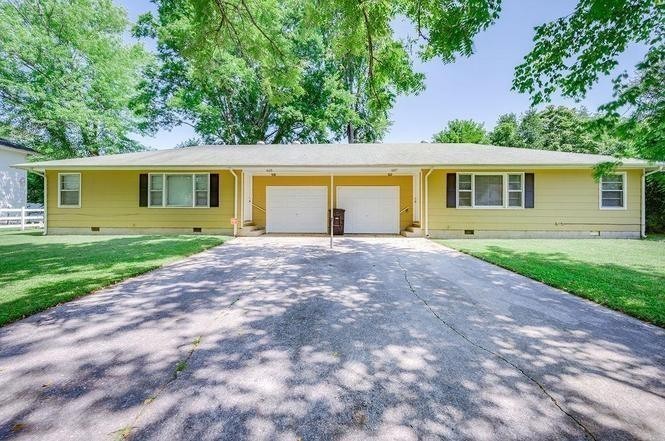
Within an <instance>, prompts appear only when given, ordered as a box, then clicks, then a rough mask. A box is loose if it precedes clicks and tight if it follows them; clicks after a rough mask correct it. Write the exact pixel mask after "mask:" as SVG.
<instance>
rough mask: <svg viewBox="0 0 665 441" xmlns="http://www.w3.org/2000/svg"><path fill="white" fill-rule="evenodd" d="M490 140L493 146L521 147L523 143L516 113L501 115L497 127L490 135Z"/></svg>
mask: <svg viewBox="0 0 665 441" xmlns="http://www.w3.org/2000/svg"><path fill="white" fill-rule="evenodd" d="M488 140H489V142H490V144H493V145H502V146H507V147H521V144H522V143H521V140H520V138H519V136H518V122H517V116H516V115H515V114H514V113H507V114H504V115H500V116H499V120H498V121H497V123H496V126H495V127H494V129H492V131H491V132H490V133H489V134H488Z"/></svg>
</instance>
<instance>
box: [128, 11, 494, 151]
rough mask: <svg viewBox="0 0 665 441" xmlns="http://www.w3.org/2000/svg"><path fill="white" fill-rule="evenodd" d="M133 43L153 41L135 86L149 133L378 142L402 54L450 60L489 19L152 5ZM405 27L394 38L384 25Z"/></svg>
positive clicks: (399, 90) (409, 72) (402, 69)
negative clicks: (145, 77) (190, 130)
mask: <svg viewBox="0 0 665 441" xmlns="http://www.w3.org/2000/svg"><path fill="white" fill-rule="evenodd" d="M157 4H158V14H157V16H153V15H150V14H148V15H145V16H143V17H142V18H141V20H140V23H139V26H138V27H137V32H136V34H137V35H138V36H143V37H155V38H156V39H157V41H158V50H159V57H160V60H161V64H160V66H159V67H158V68H157V69H156V70H155V71H154V72H153V81H151V82H149V83H146V85H145V86H146V87H145V88H144V90H145V93H144V95H143V100H142V103H143V109H144V110H145V111H146V113H147V114H148V115H149V116H150V117H151V119H152V122H153V124H152V127H153V128H157V127H162V126H167V127H168V126H172V125H176V124H181V123H184V124H190V125H192V126H193V127H194V128H195V130H196V132H197V133H198V134H199V135H200V136H201V137H202V138H203V139H204V140H205V141H208V142H219V143H254V142H256V141H258V140H263V141H266V142H269V143H278V142H288V141H294V140H300V141H306V142H310V141H319V142H321V141H330V140H338V139H341V138H342V137H344V136H346V138H347V139H348V140H349V141H350V142H355V141H373V140H376V139H380V138H381V137H382V136H383V134H384V132H385V130H386V128H387V127H388V125H389V120H388V115H389V111H390V109H391V107H392V106H393V104H394V101H395V98H396V97H397V96H398V95H399V94H411V93H417V92H419V91H420V90H422V88H423V76H422V74H419V73H417V72H414V70H413V66H412V58H413V57H412V54H413V52H414V51H415V52H417V55H418V56H420V57H421V58H422V59H429V58H432V57H440V58H441V59H442V60H444V61H445V62H449V61H452V60H453V59H454V57H455V55H457V54H461V55H469V54H470V53H471V52H472V39H473V37H474V36H475V35H476V34H477V33H478V32H479V31H480V30H482V29H484V28H485V27H487V26H488V25H489V24H490V23H491V22H492V21H493V20H494V19H495V18H496V17H497V14H498V12H499V2H498V1H495V0H481V1H477V0H473V1H471V0H466V1H462V2H459V1H452V0H445V1H443V2H422V1H415V0H400V1H388V0H379V1H373V2H348V1H345V0H333V1H330V2H318V1H312V0H286V1H276V0H225V1H217V0H196V1H194V0H158V1H157ZM398 17H402V18H405V19H407V20H410V21H411V22H412V23H413V25H414V33H415V35H414V36H413V37H409V38H405V39H398V38H396V37H395V36H394V34H393V31H392V27H391V23H392V22H393V21H394V20H395V19H397V18H398Z"/></svg>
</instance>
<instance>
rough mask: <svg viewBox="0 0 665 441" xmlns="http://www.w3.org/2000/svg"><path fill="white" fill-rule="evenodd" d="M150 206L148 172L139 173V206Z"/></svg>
mask: <svg viewBox="0 0 665 441" xmlns="http://www.w3.org/2000/svg"><path fill="white" fill-rule="evenodd" d="M147 206H148V174H147V173H141V174H140V175H139V207H147Z"/></svg>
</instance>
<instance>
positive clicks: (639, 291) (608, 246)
mask: <svg viewBox="0 0 665 441" xmlns="http://www.w3.org/2000/svg"><path fill="white" fill-rule="evenodd" d="M438 242H440V243H442V244H444V245H446V246H449V247H451V248H455V249H457V250H460V251H462V252H464V253H467V254H471V255H472V256H476V257H479V258H480V259H483V260H486V261H488V262H491V263H494V264H496V265H499V266H502V267H504V268H508V269H509V270H512V271H515V272H516V273H519V274H523V275H525V276H527V277H530V278H532V279H535V280H539V281H541V282H543V283H546V284H548V285H551V286H554V287H557V288H561V289H563V290H565V291H568V292H570V293H573V294H577V295H579V296H580V297H584V298H587V299H590V300H593V301H594V302H596V303H600V304H601V305H605V306H608V307H610V308H612V309H616V310H618V311H623V312H625V313H626V314H630V315H632V316H634V317H637V318H640V319H642V320H646V321H649V322H652V323H655V324H657V325H659V326H663V327H665V236H654V237H652V238H650V239H647V240H623V239H569V240H568V239H547V240H542V239H501V240H489V239H466V240H462V239H460V240H439V241H438Z"/></svg>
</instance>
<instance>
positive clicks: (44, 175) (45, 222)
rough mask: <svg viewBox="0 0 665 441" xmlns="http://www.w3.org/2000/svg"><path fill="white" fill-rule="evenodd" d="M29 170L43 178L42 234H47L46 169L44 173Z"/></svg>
mask: <svg viewBox="0 0 665 441" xmlns="http://www.w3.org/2000/svg"><path fill="white" fill-rule="evenodd" d="M29 171H31V172H32V173H34V174H36V175H38V176H41V177H42V178H43V179H44V236H46V235H47V234H48V216H47V215H46V211H47V210H48V182H47V181H46V170H44V173H39V172H38V171H35V170H29Z"/></svg>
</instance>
